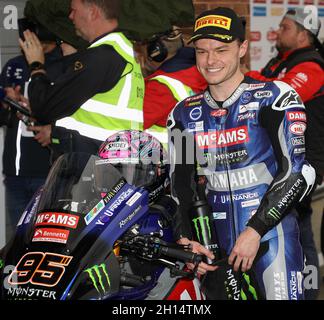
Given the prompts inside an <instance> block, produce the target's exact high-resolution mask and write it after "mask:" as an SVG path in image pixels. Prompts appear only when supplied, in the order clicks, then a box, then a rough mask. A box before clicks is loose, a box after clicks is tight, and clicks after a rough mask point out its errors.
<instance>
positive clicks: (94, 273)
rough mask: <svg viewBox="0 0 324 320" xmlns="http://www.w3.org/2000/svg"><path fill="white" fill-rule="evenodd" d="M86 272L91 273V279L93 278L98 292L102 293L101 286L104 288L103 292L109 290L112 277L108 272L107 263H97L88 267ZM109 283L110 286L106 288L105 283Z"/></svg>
mask: <svg viewBox="0 0 324 320" xmlns="http://www.w3.org/2000/svg"><path fill="white" fill-rule="evenodd" d="M84 272H87V273H88V274H89V277H90V279H91V280H92V283H93V285H94V287H95V288H96V290H97V291H98V293H100V290H99V286H98V284H99V285H100V288H101V289H102V291H103V292H106V291H108V288H109V287H110V279H109V276H108V273H107V269H106V265H105V264H104V263H102V264H101V265H99V266H98V265H95V266H93V267H91V268H88V269H86V270H85V271H84ZM98 282H99V283H98ZM104 282H106V284H108V288H107V289H106V287H105V283H104Z"/></svg>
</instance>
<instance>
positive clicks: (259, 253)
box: [168, 7, 315, 300]
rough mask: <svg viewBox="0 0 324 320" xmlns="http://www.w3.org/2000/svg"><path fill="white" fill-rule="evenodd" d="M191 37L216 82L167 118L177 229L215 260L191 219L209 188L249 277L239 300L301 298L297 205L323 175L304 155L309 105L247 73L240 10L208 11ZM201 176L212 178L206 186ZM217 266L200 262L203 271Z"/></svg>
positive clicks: (209, 284) (229, 251)
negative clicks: (294, 208) (196, 234)
mask: <svg viewBox="0 0 324 320" xmlns="http://www.w3.org/2000/svg"><path fill="white" fill-rule="evenodd" d="M191 41H193V42H194V46H195V49H196V61H197V68H198V70H199V71H200V73H201V74H202V75H203V76H204V78H205V79H206V81H207V82H208V84H209V86H208V89H207V90H206V91H205V92H204V93H203V94H200V95H196V96H193V97H190V98H187V99H185V100H183V101H182V102H180V103H179V104H178V105H177V106H176V107H175V108H174V109H173V111H172V112H171V113H170V115H169V119H168V128H169V145H170V157H171V168H172V170H171V183H172V194H173V197H174V199H175V200H176V201H177V203H178V204H179V206H178V211H177V213H176V215H175V218H174V226H175V237H176V239H177V240H178V242H179V243H182V244H190V245H191V247H192V250H193V251H194V252H198V253H202V254H205V255H206V256H207V257H209V258H213V254H212V252H210V251H209V250H207V249H206V248H205V247H203V246H202V245H201V244H199V243H198V242H196V241H193V240H192V239H193V238H194V237H193V236H194V233H193V230H192V229H191V222H190V217H189V210H190V208H191V206H192V203H193V201H194V200H197V199H201V197H202V194H206V196H207V201H208V203H209V205H210V206H211V209H212V210H211V211H212V213H213V218H214V219H213V221H212V223H213V224H214V226H215V229H216V233H217V235H218V246H219V248H220V251H221V252H222V255H223V256H222V258H224V257H225V258H226V257H228V263H229V265H232V267H233V270H234V271H235V272H236V271H238V272H243V273H244V274H243V277H242V278H241V279H245V280H246V279H248V280H246V284H248V287H249V290H247V291H245V289H244V287H243V285H242V287H239V288H238V290H237V291H236V292H238V295H237V296H236V297H232V299H234V298H241V299H247V298H248V295H247V294H246V293H247V292H248V293H251V292H252V291H251V288H254V289H255V291H253V292H254V294H252V297H251V298H253V299H279V300H289V299H302V298H303V288H302V284H301V283H302V281H301V280H302V273H301V272H302V270H303V254H302V249H301V246H300V243H299V232H298V226H297V222H296V215H295V213H294V212H293V211H292V210H291V208H292V206H293V204H294V203H296V202H298V201H299V200H300V199H301V198H303V197H304V196H305V195H306V194H307V193H308V192H309V191H310V189H311V188H312V185H313V183H314V180H315V171H314V169H313V168H312V167H311V166H310V165H309V163H308V162H307V161H306V160H305V154H304V153H305V151H304V146H303V138H304V131H305V129H306V118H305V117H304V113H305V108H304V105H303V104H302V102H301V100H300V98H299V96H298V94H297V93H296V92H295V91H294V89H293V88H291V87H290V86H289V85H287V84H285V83H283V82H280V81H275V82H261V81H258V80H253V79H251V78H247V77H244V75H243V74H242V72H241V70H240V59H241V58H242V57H243V56H244V55H245V54H246V51H247V47H248V43H247V41H246V40H245V34H244V27H243V24H242V22H241V20H240V19H239V17H238V16H237V15H236V13H235V12H234V11H233V10H231V9H229V8H222V7H219V8H216V9H213V10H209V11H206V12H203V13H202V14H201V15H200V16H199V17H198V18H197V20H196V24H195V30H194V34H193V37H192V38H191ZM297 119H298V121H297ZM179 137H182V138H184V139H181V138H180V139H179ZM183 141H186V143H182V142H183ZM190 142H192V144H190ZM190 148H191V150H189V149H190ZM192 151H194V152H192ZM191 155H194V159H192V157H193V156H191ZM201 181H206V189H205V190H204V192H201V184H200V183H201ZM189 267H191V266H190V265H189ZM215 269H216V268H215V267H214V266H211V265H208V264H207V263H201V264H200V265H199V269H198V272H200V273H202V274H205V273H206V272H208V271H213V270H215ZM221 269H222V267H220V268H218V269H217V271H215V272H216V273H217V272H221ZM210 274H212V272H209V273H207V279H208V276H209V275H210ZM296 277H297V279H298V284H297V286H294V287H293V286H291V283H292V282H293V281H294V280H296ZM216 278H217V277H214V278H213V277H212V278H210V279H216ZM228 280H229V279H228ZM245 280H239V283H241V284H242V283H244V281H245ZM228 282H229V281H228ZM223 283H224V281H223V282H222V283H221V284H217V283H216V281H215V282H213V281H212V280H208V281H205V284H206V287H205V289H206V292H207V297H208V298H210V299H211V298H214V297H215V296H216V297H217V290H222V288H223V289H225V288H224V285H223ZM238 286H239V285H238ZM213 287H214V290H213ZM296 288H297V289H296ZM225 290H226V289H225ZM215 292H216V294H215Z"/></svg>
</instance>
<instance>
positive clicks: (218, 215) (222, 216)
mask: <svg viewBox="0 0 324 320" xmlns="http://www.w3.org/2000/svg"><path fill="white" fill-rule="evenodd" d="M213 217H214V220H225V219H226V212H213Z"/></svg>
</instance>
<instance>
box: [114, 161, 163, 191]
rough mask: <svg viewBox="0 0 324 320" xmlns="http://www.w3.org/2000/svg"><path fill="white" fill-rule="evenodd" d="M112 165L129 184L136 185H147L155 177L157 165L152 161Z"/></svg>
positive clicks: (152, 181)
mask: <svg viewBox="0 0 324 320" xmlns="http://www.w3.org/2000/svg"><path fill="white" fill-rule="evenodd" d="M114 167H115V168H116V169H117V170H118V171H119V172H120V174H121V175H122V176H123V177H124V178H125V179H126V181H127V182H128V183H129V184H131V185H134V186H136V187H145V186H149V185H151V184H152V183H154V182H155V181H156V179H157V166H156V165H154V164H152V163H150V164H143V163H137V164H134V163H131V164H129V163H127V164H125V163H116V164H114Z"/></svg>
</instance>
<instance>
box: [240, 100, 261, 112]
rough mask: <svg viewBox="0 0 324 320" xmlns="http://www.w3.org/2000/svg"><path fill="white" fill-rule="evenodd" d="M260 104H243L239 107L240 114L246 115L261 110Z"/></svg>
mask: <svg viewBox="0 0 324 320" xmlns="http://www.w3.org/2000/svg"><path fill="white" fill-rule="evenodd" d="M259 108H260V103H259V102H251V103H248V104H242V105H240V106H239V113H245V112H248V111H256V110H259Z"/></svg>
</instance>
